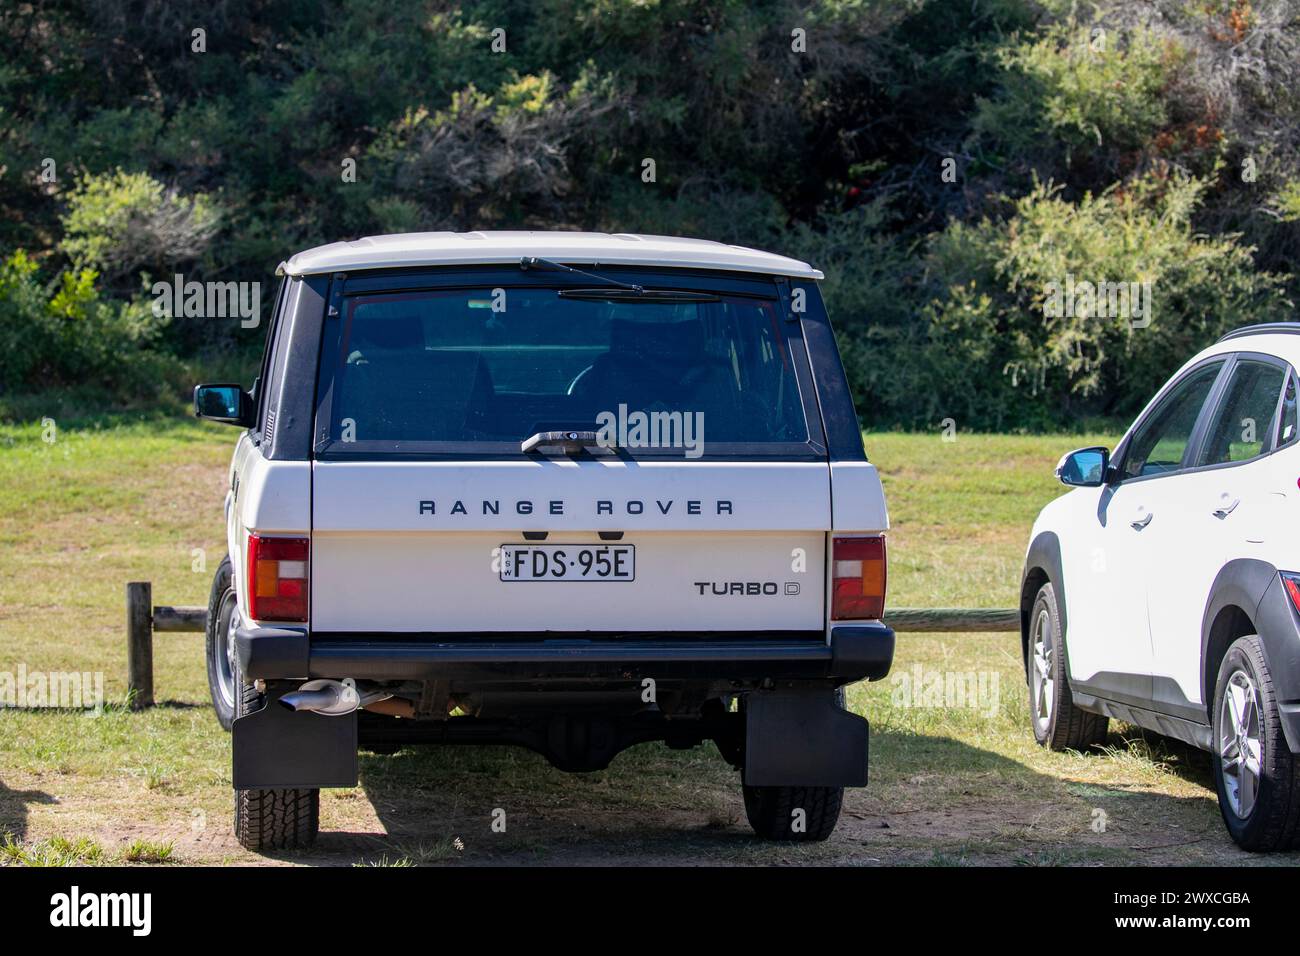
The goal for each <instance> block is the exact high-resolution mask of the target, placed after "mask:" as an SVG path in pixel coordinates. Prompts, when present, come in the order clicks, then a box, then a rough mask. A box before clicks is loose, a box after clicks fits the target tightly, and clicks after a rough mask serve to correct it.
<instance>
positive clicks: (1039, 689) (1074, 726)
mask: <svg viewBox="0 0 1300 956" xmlns="http://www.w3.org/2000/svg"><path fill="white" fill-rule="evenodd" d="M1069 675H1070V658H1069V655H1068V652H1067V651H1066V648H1065V635H1064V634H1063V633H1062V631H1061V612H1060V610H1059V607H1058V605H1057V603H1056V589H1055V588H1054V587H1053V586H1052V582H1051V581H1048V582H1047V583H1046V584H1044V585H1043V586H1042V587H1041V588H1039V589H1038V596H1037V597H1035V598H1034V605H1033V608H1032V609H1031V610H1030V612H1029V648H1028V653H1027V654H1026V656H1025V677H1026V679H1027V680H1028V682H1029V722H1030V724H1031V725H1032V727H1033V730H1034V739H1035V740H1037V741H1038V743H1039V744H1041V745H1042V746H1044V747H1050V748H1051V749H1052V750H1080V751H1082V750H1087V749H1089V748H1090V747H1096V746H1100V745H1101V744H1104V743H1105V742H1106V734H1107V732H1108V731H1109V729H1110V720H1109V719H1108V718H1107V717H1105V716H1103V715H1102V714H1092V713H1089V712H1088V711H1086V710H1080V709H1079V708H1078V707H1076V706H1074V697H1073V695H1072V694H1071V693H1070V677H1069Z"/></svg>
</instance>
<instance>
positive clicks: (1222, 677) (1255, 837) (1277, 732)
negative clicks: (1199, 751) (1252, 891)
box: [1211, 634, 1300, 852]
mask: <svg viewBox="0 0 1300 956" xmlns="http://www.w3.org/2000/svg"><path fill="white" fill-rule="evenodd" d="M1211 713H1212V715H1213V731H1214V733H1213V737H1212V741H1213V745H1214V750H1213V752H1212V754H1211V762H1212V763H1213V765H1214V787H1215V790H1217V791H1218V794H1219V812H1220V813H1222V814H1223V822H1224V824H1225V825H1226V826H1227V828H1228V833H1229V835H1231V837H1232V839H1233V841H1234V842H1235V843H1236V844H1237V845H1238V846H1239V847H1241V848H1242V849H1243V850H1250V851H1254V852H1269V851H1272V850H1287V849H1292V848H1294V847H1295V845H1296V834H1297V829H1298V826H1297V824H1298V823H1300V760H1297V759H1296V758H1295V756H1293V755H1292V753H1291V749H1290V748H1289V747H1288V746H1287V742H1286V735H1285V734H1284V733H1283V732H1282V720H1281V717H1280V715H1279V713H1278V707H1277V697H1276V695H1275V693H1274V690H1273V678H1272V675H1271V674H1270V672H1269V669H1268V663H1267V661H1265V659H1264V650H1263V646H1262V645H1261V644H1260V640H1259V638H1258V637H1257V636H1255V635H1253V634H1251V635H1248V636H1246V637H1242V638H1238V639H1237V641H1236V642H1234V643H1233V645H1232V646H1231V647H1229V648H1228V653H1227V654H1225V655H1224V657H1223V663H1222V664H1221V665H1219V676H1218V680H1217V681H1216V682H1215V685H1214V709H1213V711H1211Z"/></svg>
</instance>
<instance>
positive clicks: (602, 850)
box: [294, 731, 1226, 866]
mask: <svg viewBox="0 0 1300 956" xmlns="http://www.w3.org/2000/svg"><path fill="white" fill-rule="evenodd" d="M1115 742H1116V743H1121V742H1122V741H1120V740H1118V739H1117V740H1116V741H1115ZM1098 759H1106V758H1105V757H1104V756H1102V755H1098ZM871 772H872V782H871V785H870V786H869V787H868V788H866V789H865V790H849V791H847V792H846V797H845V803H844V810H843V813H842V814H841V817H840V822H839V826H838V827H837V829H836V831H835V833H834V834H832V836H831V838H830V840H828V841H826V842H824V843H815V844H791V843H770V842H766V841H762V840H759V839H758V838H756V837H755V836H754V834H753V833H752V831H751V830H750V828H749V825H748V822H747V820H746V817H745V811H744V805H743V801H742V799H741V787H740V780H739V775H738V774H736V773H735V772H734V771H733V770H731V768H730V767H729V766H728V765H727V764H726V763H725V762H724V761H723V760H722V758H721V757H720V755H719V754H718V753H717V751H716V748H715V747H714V746H713V745H712V744H706V745H704V746H701V747H697V748H694V749H693V750H688V751H672V750H669V749H668V748H667V747H665V746H663V745H661V744H643V745H640V746H638V747H634V748H631V749H630V750H627V751H625V752H623V753H622V754H620V755H619V756H618V757H617V758H615V760H614V762H613V764H612V765H611V766H610V767H609V768H608V769H606V770H604V771H598V772H595V773H588V774H566V773H563V772H561V771H558V770H555V769H554V768H552V767H551V766H550V765H549V764H547V762H546V761H545V760H544V759H543V758H542V757H540V756H538V755H535V754H532V753H530V752H529V751H526V750H523V749H520V748H512V747H504V746H491V747H486V746H480V747H420V748H408V749H405V750H403V751H400V752H399V753H397V754H394V755H392V756H381V755H375V754H370V753H366V752H363V753H362V755H361V765H360V778H361V787H362V789H363V790H364V792H365V795H366V797H367V798H368V800H369V802H370V804H371V806H372V807H373V809H374V812H375V814H376V816H377V818H378V822H379V826H378V827H376V828H375V829H374V830H373V831H369V832H338V831H335V832H325V833H322V834H321V837H320V840H319V842H318V844H317V846H316V848H315V849H314V851H313V852H312V853H311V854H310V855H298V856H296V857H294V859H296V861H298V862H306V863H320V864H324V865H329V864H334V865H339V864H353V863H361V864H365V865H389V866H391V865H402V866H406V865H439V864H447V863H457V864H469V865H472V864H495V865H529V864H551V865H574V864H577V865H582V864H594V865H629V864H631V865H637V864H670V865H700V864H703V865H710V864H731V865H736V864H755V865H771V864H801V863H803V864H860V863H871V864H882V863H883V864H890V863H916V864H927V863H930V864H933V863H938V864H953V865H961V864H965V863H987V862H998V863H1025V864H1031V865H1034V864H1081V865H1086V864H1096V863H1121V862H1141V859H1140V858H1137V859H1134V858H1133V852H1132V851H1134V850H1137V849H1140V847H1141V846H1142V844H1143V843H1144V842H1150V843H1156V844H1159V843H1163V842H1169V841H1167V840H1166V839H1163V838H1161V837H1160V835H1159V834H1157V833H1156V832H1155V831H1156V830H1157V829H1159V822H1160V821H1184V823H1186V822H1187V821H1190V822H1191V823H1192V824H1194V825H1195V826H1197V827H1199V828H1200V829H1201V830H1204V829H1205V828H1206V813H1207V807H1206V805H1205V802H1204V801H1203V800H1197V799H1193V798H1188V797H1177V796H1170V795H1163V794H1159V793H1140V794H1139V793H1131V792H1130V793H1124V792H1119V791H1114V790H1112V789H1111V788H1106V787H1085V788H1082V789H1081V790H1080V789H1078V788H1076V789H1074V790H1072V789H1071V787H1072V785H1071V783H1070V782H1069V781H1068V780H1065V779H1062V778H1061V777H1058V776H1053V775H1048V774H1043V773H1040V772H1038V771H1036V770H1033V769H1031V768H1030V767H1028V766H1026V765H1024V764H1022V763H1020V762H1018V761H1016V760H1014V759H1012V758H1010V757H1007V756H1003V755H1001V754H998V753H995V752H993V751H990V750H985V749H982V748H979V747H975V746H971V745H970V744H967V743H965V742H962V741H960V740H955V739H953V738H950V737H944V736H929V735H924V734H912V733H894V732H889V731H885V732H882V733H877V734H874V735H873V738H872V771H871ZM1121 803H1122V804H1123V805H1122V806H1120V804H1121ZM1096 807H1102V808H1107V809H1106V811H1105V812H1107V813H1113V814H1115V815H1116V819H1117V820H1123V821H1124V827H1123V830H1122V832H1120V833H1119V834H1112V836H1111V837H1110V838H1106V839H1100V838H1097V837H1096V835H1095V834H1094V833H1093V831H1092V830H1091V828H1090V824H1091V823H1092V821H1093V819H1095V817H1094V815H1093V810H1094V808H1096ZM1033 814H1038V817H1039V818H1041V819H1038V818H1034V817H1033ZM1036 827H1037V829H1036ZM1148 831H1149V832H1148ZM1162 832H1163V831H1162ZM1174 832H1176V831H1174ZM1218 838H1219V834H1218V833H1217V831H1215V833H1214V839H1215V840H1218ZM1225 839H1226V838H1225Z"/></svg>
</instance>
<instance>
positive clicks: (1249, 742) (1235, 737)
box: [1219, 670, 1260, 820]
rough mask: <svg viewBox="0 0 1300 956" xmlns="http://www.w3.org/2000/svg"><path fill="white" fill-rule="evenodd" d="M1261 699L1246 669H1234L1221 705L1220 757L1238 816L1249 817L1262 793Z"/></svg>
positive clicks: (1229, 799)
mask: <svg viewBox="0 0 1300 956" xmlns="http://www.w3.org/2000/svg"><path fill="white" fill-rule="evenodd" d="M1259 737H1260V734H1259V698H1258V696H1257V694H1256V691H1255V682H1254V681H1253V680H1251V678H1250V675H1249V674H1247V673H1246V672H1245V671H1241V670H1239V671H1234V672H1233V675H1232V676H1231V677H1230V678H1228V686H1227V687H1226V688H1224V693H1223V703H1222V704H1220V705H1219V759H1220V760H1221V761H1223V789H1224V791H1225V792H1226V793H1227V796H1228V805H1229V806H1230V807H1232V812H1233V813H1235V814H1236V815H1237V817H1238V819H1241V820H1245V819H1246V818H1247V817H1249V816H1250V812H1251V810H1253V809H1254V808H1255V799H1256V798H1257V797H1258V796H1259V759H1260V740H1259Z"/></svg>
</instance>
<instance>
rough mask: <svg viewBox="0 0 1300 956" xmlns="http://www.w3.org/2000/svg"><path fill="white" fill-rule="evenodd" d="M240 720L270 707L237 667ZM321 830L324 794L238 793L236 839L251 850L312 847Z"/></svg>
mask: <svg viewBox="0 0 1300 956" xmlns="http://www.w3.org/2000/svg"><path fill="white" fill-rule="evenodd" d="M235 679H236V686H238V687H239V689H240V693H239V697H238V698H237V701H238V703H237V706H236V709H237V716H240V717H242V716H244V715H245V714H251V713H253V712H255V711H258V710H261V709H262V708H263V707H265V706H266V695H265V694H263V693H261V692H260V691H258V689H257V685H255V684H252V683H245V682H244V680H243V675H242V674H240V673H239V668H238V661H236V667H235ZM319 829H320V790H318V789H311V790H236V791H235V837H236V839H238V840H239V844H240V846H242V847H244V848H245V849H247V850H254V851H257V852H265V851H267V850H292V849H301V848H304V847H308V846H311V845H312V843H314V842H315V841H316V833H317V831H318V830H319Z"/></svg>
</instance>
